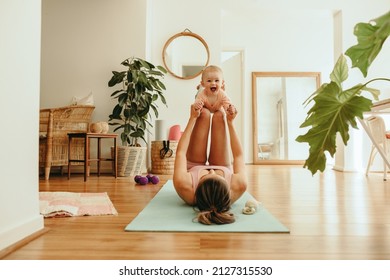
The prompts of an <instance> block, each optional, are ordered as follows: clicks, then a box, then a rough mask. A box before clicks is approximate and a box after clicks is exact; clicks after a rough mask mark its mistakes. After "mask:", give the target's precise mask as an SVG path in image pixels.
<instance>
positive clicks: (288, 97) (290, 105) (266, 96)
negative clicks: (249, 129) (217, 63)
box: [252, 72, 321, 164]
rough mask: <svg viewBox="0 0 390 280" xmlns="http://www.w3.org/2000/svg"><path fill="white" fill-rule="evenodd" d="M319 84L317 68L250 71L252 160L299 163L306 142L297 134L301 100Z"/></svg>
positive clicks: (301, 117)
mask: <svg viewBox="0 0 390 280" xmlns="http://www.w3.org/2000/svg"><path fill="white" fill-rule="evenodd" d="M320 84H321V75H320V73H319V72H253V73H252V98H253V132H254V133H253V162H254V164H303V163H304V160H305V159H306V158H307V157H308V154H309V146H308V145H307V143H298V142H296V141H295V139H296V138H297V137H298V135H301V134H305V133H306V131H307V128H300V127H299V126H300V125H301V124H302V122H303V121H304V120H305V118H306V116H307V110H308V108H305V107H304V105H303V103H304V102H305V100H306V99H307V98H308V97H309V96H310V95H311V94H312V93H314V92H315V91H316V90H317V89H318V87H319V86H320Z"/></svg>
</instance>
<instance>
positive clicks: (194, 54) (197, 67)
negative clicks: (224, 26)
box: [162, 29, 210, 80]
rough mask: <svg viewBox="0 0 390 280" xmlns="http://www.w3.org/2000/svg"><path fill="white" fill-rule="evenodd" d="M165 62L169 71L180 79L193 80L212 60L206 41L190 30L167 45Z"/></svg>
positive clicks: (170, 39) (170, 40) (164, 55)
mask: <svg viewBox="0 0 390 280" xmlns="http://www.w3.org/2000/svg"><path fill="white" fill-rule="evenodd" d="M162 56H163V62H164V66H165V68H166V69H167V71H168V72H169V73H170V74H172V75H173V76H175V77H176V78H179V79H185V80H188V79H193V78H195V77H197V76H199V75H200V73H201V72H202V70H203V68H204V67H206V66H207V65H208V63H209V60H210V51H209V47H208V45H207V43H206V41H205V40H204V39H203V38H202V37H201V36H199V35H198V34H196V33H192V32H191V31H189V30H187V29H186V30H185V31H184V32H180V33H177V34H175V35H174V36H172V37H171V38H169V40H168V41H167V42H166V43H165V45H164V48H163V52H162Z"/></svg>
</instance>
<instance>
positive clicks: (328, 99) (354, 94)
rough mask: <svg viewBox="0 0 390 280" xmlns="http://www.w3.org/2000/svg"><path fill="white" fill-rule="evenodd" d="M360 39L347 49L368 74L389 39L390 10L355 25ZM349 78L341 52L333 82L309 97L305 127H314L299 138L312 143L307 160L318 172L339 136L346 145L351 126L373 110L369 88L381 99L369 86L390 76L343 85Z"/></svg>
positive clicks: (355, 126)
mask: <svg viewBox="0 0 390 280" xmlns="http://www.w3.org/2000/svg"><path fill="white" fill-rule="evenodd" d="M354 35H355V36H356V37H357V40H358V43H357V44H356V45H355V46H352V47H350V48H349V49H347V51H346V52H345V55H346V56H348V57H349V58H350V59H351V61H352V67H357V68H358V69H359V70H360V71H361V72H362V74H363V76H364V77H367V73H368V68H369V67H370V65H371V64H372V62H373V61H374V59H375V58H376V57H377V55H378V53H379V52H380V50H381V49H382V46H383V44H384V42H385V40H386V39H387V38H388V37H389V36H390V11H389V12H387V13H386V14H384V15H382V16H380V17H378V18H376V19H373V20H371V21H370V22H368V23H358V24H357V25H356V26H355V28H354ZM347 78H348V65H347V59H346V57H345V56H344V55H341V56H340V58H339V59H338V61H337V62H336V64H335V66H334V69H333V71H332V73H331V74H330V80H331V81H330V83H324V84H322V85H321V87H320V88H319V89H318V90H317V91H316V92H314V93H313V94H312V96H311V97H310V98H309V99H308V100H307V101H306V105H308V104H311V103H314V104H313V105H312V107H311V108H310V110H309V111H308V114H307V117H306V120H305V121H304V122H303V123H302V124H301V127H310V129H309V130H308V132H307V133H306V134H304V135H300V136H298V137H297V139H296V141H298V142H307V143H308V144H309V147H310V148H309V157H308V158H307V159H306V161H305V165H304V167H307V168H308V169H309V170H310V171H311V173H312V174H313V175H314V174H315V173H317V172H318V171H320V172H322V171H324V170H325V167H326V155H325V153H329V154H330V155H331V156H332V157H333V156H334V154H335V153H336V136H337V134H339V135H340V136H341V139H342V140H343V143H344V145H347V143H348V140H349V127H352V128H356V129H357V128H358V126H357V122H356V120H357V118H360V119H363V113H364V112H369V111H370V110H371V107H372V100H371V99H369V98H366V97H364V96H362V95H361V94H362V92H364V91H366V92H369V93H371V94H372V96H373V99H375V100H378V96H379V91H378V90H376V89H373V88H371V87H369V84H371V83H373V82H375V81H380V80H381V81H388V82H390V78H386V77H385V78H374V79H371V80H369V81H367V82H365V83H360V84H357V85H355V86H353V87H351V88H348V89H343V82H345V81H346V80H347Z"/></svg>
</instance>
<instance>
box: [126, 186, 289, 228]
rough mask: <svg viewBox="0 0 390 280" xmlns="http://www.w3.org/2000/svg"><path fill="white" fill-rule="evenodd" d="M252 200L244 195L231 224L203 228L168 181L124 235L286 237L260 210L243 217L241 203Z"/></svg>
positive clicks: (259, 208)
mask: <svg viewBox="0 0 390 280" xmlns="http://www.w3.org/2000/svg"><path fill="white" fill-rule="evenodd" d="M146 188H147V187H146ZM250 199H254V198H253V196H251V195H250V194H249V193H248V192H245V193H244V195H243V196H242V197H241V198H240V199H239V200H237V201H236V202H235V203H234V204H233V206H232V209H231V211H232V212H233V213H234V215H235V217H236V221H235V222H234V223H232V224H225V225H203V224H200V223H198V222H196V221H194V218H195V217H196V212H195V210H194V209H193V208H192V207H191V206H188V205H187V204H185V203H184V202H183V200H181V199H180V197H179V196H178V195H177V193H176V191H175V189H174V187H173V183H172V180H169V181H167V183H166V184H165V185H164V186H163V187H162V188H161V189H160V191H159V192H158V193H157V194H156V195H155V197H154V198H153V199H152V200H151V201H150V202H149V204H148V205H147V206H146V207H145V208H144V209H143V210H142V211H141V212H140V213H139V214H138V215H137V216H136V217H135V218H134V220H133V221H131V223H130V224H128V225H127V226H126V228H125V231H165V232H166V231H172V232H177V231H178V232H267V233H288V232H289V229H288V228H286V227H285V226H284V225H283V224H282V223H280V222H279V221H278V220H277V219H276V218H275V217H274V216H273V215H272V214H271V213H270V212H268V211H267V209H265V208H264V206H262V205H259V207H258V209H257V211H256V213H255V214H253V215H245V214H243V213H242V209H243V208H244V206H245V203H246V202H247V201H248V200H250Z"/></svg>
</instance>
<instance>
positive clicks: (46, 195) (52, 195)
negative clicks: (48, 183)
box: [39, 192, 118, 218]
mask: <svg viewBox="0 0 390 280" xmlns="http://www.w3.org/2000/svg"><path fill="white" fill-rule="evenodd" d="M39 209H40V213H41V215H43V216H44V217H45V218H52V217H78V216H100V215H117V214H118V212H117V211H116V209H115V207H114V205H113V204H112V202H111V200H110V198H109V197H108V195H107V193H73V192H40V193H39Z"/></svg>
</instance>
